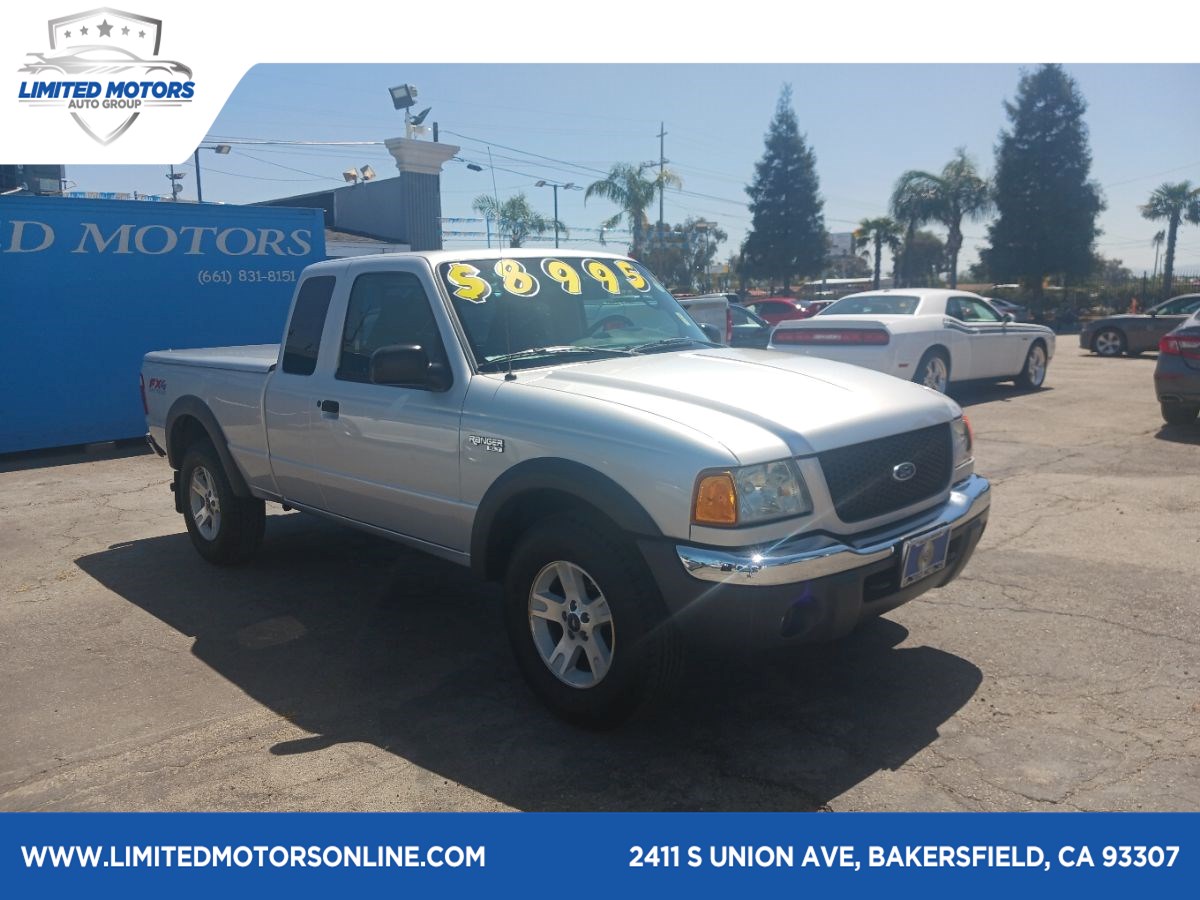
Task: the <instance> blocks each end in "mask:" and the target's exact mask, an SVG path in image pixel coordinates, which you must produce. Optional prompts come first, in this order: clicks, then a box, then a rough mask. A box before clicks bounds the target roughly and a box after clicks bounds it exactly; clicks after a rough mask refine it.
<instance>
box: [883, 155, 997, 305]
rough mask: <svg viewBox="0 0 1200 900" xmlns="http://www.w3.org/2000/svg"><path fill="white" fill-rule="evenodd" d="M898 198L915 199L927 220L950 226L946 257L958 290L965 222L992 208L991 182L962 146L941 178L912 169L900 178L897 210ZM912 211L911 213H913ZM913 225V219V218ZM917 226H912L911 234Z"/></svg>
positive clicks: (977, 217) (896, 194) (897, 191)
mask: <svg viewBox="0 0 1200 900" xmlns="http://www.w3.org/2000/svg"><path fill="white" fill-rule="evenodd" d="M897 196H899V197H900V198H901V199H902V200H904V199H914V200H915V201H916V205H917V207H918V209H917V212H918V213H919V214H921V215H922V216H923V217H924V221H926V222H928V221H934V222H940V223H941V224H943V225H945V226H946V230H947V232H948V234H947V235H946V255H947V257H948V258H949V264H950V287H951V288H957V287H958V253H959V251H960V250H961V249H962V243H963V233H962V222H963V219H964V218H965V219H971V220H973V221H974V220H977V219H980V218H982V217H983V216H985V215H986V214H987V213H988V212H989V211H990V210H991V208H992V199H991V194H990V190H989V187H988V183H987V180H986V179H984V178H981V177H980V176H979V173H978V172H977V171H976V170H975V163H974V162H972V161H971V158H970V157H969V156H967V151H966V149H965V148H963V147H959V148H958V149H957V150H955V151H954V158H953V159H951V160H950V162H948V163H946V165H945V166H943V167H942V172H941V174H940V175H935V174H933V173H932V172H923V171H921V170H920V169H911V170H909V171H908V172H905V173H904V174H903V175H901V176H900V180H899V181H897V182H896V190H895V191H894V192H893V194H892V205H893V211H895V204H896V199H897ZM910 212H911V210H910ZM909 221H910V222H911V219H909ZM915 228H916V226H915V225H910V229H909V235H910V237H911V235H912V234H913V232H914V231H915Z"/></svg>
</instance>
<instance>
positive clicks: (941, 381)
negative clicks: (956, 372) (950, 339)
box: [913, 350, 950, 394]
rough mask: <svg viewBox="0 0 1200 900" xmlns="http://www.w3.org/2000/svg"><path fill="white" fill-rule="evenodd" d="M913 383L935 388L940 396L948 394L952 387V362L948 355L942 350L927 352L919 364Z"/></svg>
mask: <svg viewBox="0 0 1200 900" xmlns="http://www.w3.org/2000/svg"><path fill="white" fill-rule="evenodd" d="M913 381H915V382H916V383H917V384H923V385H925V387H927V388H933V389H934V390H935V391H937V392H938V393H939V394H944V393H946V388H948V387H949V386H950V360H949V359H947V358H946V354H944V353H943V352H942V351H940V350H927V351H925V355H924V356H922V357H921V361H920V362H919V363H917V371H916V374H914V375H913Z"/></svg>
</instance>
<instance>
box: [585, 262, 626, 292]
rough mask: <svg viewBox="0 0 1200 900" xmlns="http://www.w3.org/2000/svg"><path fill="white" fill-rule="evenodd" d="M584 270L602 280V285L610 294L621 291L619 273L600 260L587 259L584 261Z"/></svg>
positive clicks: (597, 279)
mask: <svg viewBox="0 0 1200 900" xmlns="http://www.w3.org/2000/svg"><path fill="white" fill-rule="evenodd" d="M583 271H585V272H587V273H588V274H589V275H590V276H592V278H594V279H595V280H596V281H598V282H600V286H601V287H602V288H604V289H605V290H606V291H608V292H609V293H610V294H619V293H621V283H620V282H619V281H617V273H616V272H614V271H613V270H612V269H610V268H609V267H608V266H606V265H605V264H604V263H602V262H600V260H598V259H585V260H584V261H583Z"/></svg>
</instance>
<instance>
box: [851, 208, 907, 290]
mask: <svg viewBox="0 0 1200 900" xmlns="http://www.w3.org/2000/svg"><path fill="white" fill-rule="evenodd" d="M853 241H854V249H855V250H861V249H862V248H863V247H865V246H867V245H868V244H871V245H872V246H873V248H874V249H873V253H872V256H873V257H874V262H875V283H874V288H875V290H879V276H880V266H881V265H882V264H883V248H884V247H887V248H888V250H889V251H890V252H891V253H892V255H893V256H895V254H896V252H897V251H898V250H899V249H900V224H899V223H898V222H897V221H896V220H895V219H892V218H890V217H888V216H879V217H877V218H874V219H863V220H862V221H861V222H859V223H858V228H856V229H855V231H854V237H853Z"/></svg>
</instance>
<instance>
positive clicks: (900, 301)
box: [770, 288, 1054, 393]
mask: <svg viewBox="0 0 1200 900" xmlns="http://www.w3.org/2000/svg"><path fill="white" fill-rule="evenodd" d="M770 346H771V349H774V350H784V351H788V352H791V353H801V354H804V355H806V356H820V357H823V358H825V359H835V360H838V361H840V362H848V363H853V364H854V365H858V366H865V367H866V368H868V369H875V370H876V371H879V372H887V373H888V374H889V375H895V376H897V377H899V378H904V379H906V380H909V381H915V382H917V383H918V384H924V385H926V386H927V387H931V388H933V389H934V390H937V391H940V392H943V393H944V392H945V390H946V388H947V386H948V385H949V384H950V383H951V382H959V381H975V380H980V379H991V380H994V381H1005V380H1009V379H1012V380H1014V381H1016V383H1017V384H1018V385H1020V386H1021V387H1025V388H1030V389H1037V388H1040V387H1041V386H1042V382H1043V381H1045V379H1046V366H1047V365H1048V364H1049V362H1050V358H1051V357H1052V356H1053V355H1054V332H1053V331H1051V330H1050V329H1049V328H1046V327H1045V326H1044V325H1033V324H1028V323H1024V322H1016V321H1014V320H1013V317H1012V316H1011V315H1005V314H1003V313H1000V312H999V311H997V310H996V309H995V308H994V307H993V306H991V305H990V304H989V303H988V302H987V301H986V300H985V299H984V298H983V297H980V296H978V295H977V294H971V293H968V292H966V291H949V290H944V289H933V288H902V289H895V290H885V291H871V292H869V293H864V294H851V295H849V296H847V297H843V298H842V299H841V300H838V301H837V302H836V303H834V304H833V305H832V306H829V307H827V308H826V309H824V310H822V311H821V312H820V313H818V314H817V315H816V316H813V317H812V318H811V319H796V320H791V321H784V322H780V323H779V326H778V327H777V328H776V329H775V331H774V332H773V333H772V335H771V344H770Z"/></svg>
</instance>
